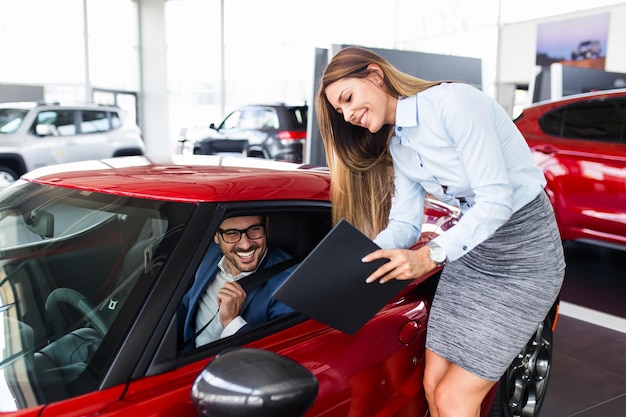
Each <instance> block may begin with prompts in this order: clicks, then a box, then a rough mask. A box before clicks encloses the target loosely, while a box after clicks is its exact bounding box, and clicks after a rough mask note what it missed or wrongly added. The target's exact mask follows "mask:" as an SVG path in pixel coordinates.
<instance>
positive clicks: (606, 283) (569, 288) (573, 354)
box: [540, 242, 626, 417]
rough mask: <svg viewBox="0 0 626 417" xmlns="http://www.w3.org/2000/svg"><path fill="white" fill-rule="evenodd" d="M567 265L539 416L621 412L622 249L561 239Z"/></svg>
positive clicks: (624, 334) (625, 284)
mask: <svg viewBox="0 0 626 417" xmlns="http://www.w3.org/2000/svg"><path fill="white" fill-rule="evenodd" d="M565 257H566V261H567V271H566V276H565V282H564V284H563V289H562V291H561V300H562V303H561V316H560V319H559V321H558V323H557V328H556V331H555V333H554V353H553V363H552V375H551V379H550V382H549V385H548V393H547V396H546V399H545V402H544V405H543V409H542V411H541V414H540V415H541V417H569V416H576V417H625V416H626V372H625V371H626V305H625V302H626V252H624V251H619V250H615V249H607V248H600V247H597V246H592V245H588V244H584V243H576V242H568V243H567V244H566V245H565Z"/></svg>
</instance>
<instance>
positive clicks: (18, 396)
mask: <svg viewBox="0 0 626 417" xmlns="http://www.w3.org/2000/svg"><path fill="white" fill-rule="evenodd" d="M184 158H185V157H181V159H176V158H173V159H169V158H168V159H164V160H160V161H157V160H155V159H149V158H146V157H128V158H118V159H112V160H106V161H99V162H95V161H91V162H85V163H75V164H68V165H65V166H56V167H50V168H42V169H40V170H38V171H35V172H32V173H30V174H27V175H26V176H25V177H24V178H23V179H21V180H19V181H17V182H16V183H14V184H12V185H11V186H9V187H7V188H5V189H4V190H2V191H1V192H0V242H1V246H0V267H1V269H0V272H1V276H0V352H1V356H0V415H10V416H37V417H53V416H66V417H69V416H96V415H97V416H101V417H105V416H108V417H121V416H133V417H134V416H138V415H140V416H169V415H176V416H197V415H211V416H230V415H237V416H255V417H262V416H272V417H276V416H290V417H297V416H306V417H322V416H324V417H345V416H359V417H367V416H390V417H391V416H397V417H400V416H412V417H414V416H424V415H426V413H427V404H426V401H425V398H424V390H423V386H422V375H423V371H424V338H425V329H426V323H427V320H428V313H429V306H430V303H431V300H432V297H433V291H434V289H435V286H436V283H437V278H438V274H437V273H435V274H433V275H432V276H431V277H430V278H428V279H427V280H426V281H424V282H423V283H421V284H418V283H417V282H414V283H409V284H408V286H407V287H405V289H403V290H402V291H401V292H400V293H399V294H397V296H395V297H394V298H393V300H390V302H389V303H388V304H387V305H386V306H385V307H383V308H382V309H381V310H380V311H379V312H378V313H377V314H376V315H375V316H374V317H373V318H372V319H371V320H369V321H368V322H367V323H366V324H365V325H364V326H363V327H362V328H361V329H360V330H358V331H357V332H356V333H355V334H353V335H349V334H345V333H343V332H341V331H339V330H336V329H333V328H331V327H329V326H327V325H324V324H322V323H320V322H318V321H315V320H313V319H310V318H307V317H305V316H304V315H302V314H300V313H297V312H294V313H290V314H288V315H285V316H282V317H279V318H278V319H275V320H274V321H272V322H269V323H266V324H263V325H260V326H257V327H253V328H252V329H249V330H246V331H243V332H239V333H236V334H234V335H232V336H230V337H227V338H224V339H220V340H218V341H215V342H212V343H209V344H208V345H205V346H203V347H200V348H194V349H191V350H190V351H185V350H182V349H180V345H179V344H178V343H177V340H178V339H179V338H178V334H177V332H178V329H177V317H176V315H177V307H178V305H179V303H180V302H181V299H182V298H183V295H184V294H185V293H186V291H187V290H188V288H189V287H190V285H191V283H192V281H193V279H194V274H195V272H196V269H197V268H198V265H199V264H200V261H201V259H202V257H203V255H204V253H205V251H206V250H207V248H208V247H209V245H210V242H211V241H212V239H213V236H214V234H215V233H216V230H217V228H218V226H219V225H220V223H221V221H222V219H224V218H225V217H227V216H229V215H245V214H253V213H254V214H258V213H259V212H263V213H265V214H267V216H268V217H269V219H270V225H271V232H270V233H269V235H268V239H269V242H270V244H273V245H277V246H279V247H281V248H284V249H285V250H287V251H289V252H291V254H292V255H294V256H295V255H300V254H307V253H308V252H309V251H311V250H312V248H313V247H315V246H316V244H317V243H318V242H319V241H320V240H321V239H322V238H323V237H324V236H325V235H326V234H327V232H328V231H329V230H330V229H331V220H330V201H329V176H328V173H327V172H326V171H325V170H324V169H318V168H311V167H307V166H300V165H296V164H291V163H286V162H275V161H266V160H261V159H257V158H233V159H228V158H219V157H215V156H206V157H205V156H190V157H187V159H184ZM426 214H427V216H426V220H425V223H424V229H423V230H424V233H423V236H422V241H421V242H417V245H420V244H423V243H424V242H425V241H426V240H428V239H429V238H432V236H434V234H436V233H442V232H444V231H445V230H446V229H447V228H449V227H450V226H451V225H453V224H454V221H455V218H454V213H453V212H451V211H449V210H448V209H447V208H446V206H444V205H442V204H441V203H438V202H431V204H430V205H429V206H428V207H427V209H426ZM337 279H341V277H337ZM329 291H330V289H329ZM323 302H324V300H320V303H323ZM346 302H349V300H346ZM556 310H557V308H556V306H555V308H554V309H553V311H552V312H551V313H550V315H549V316H548V317H546V320H545V322H544V323H542V324H541V325H540V326H539V328H538V330H537V334H536V335H535V336H534V337H533V338H532V339H531V340H530V341H529V343H528V346H527V347H526V348H525V349H524V350H523V351H522V352H520V355H519V357H518V358H517V359H516V360H515V361H514V363H512V364H511V367H510V369H509V371H508V372H507V374H506V375H505V376H504V377H503V378H502V381H501V382H500V384H499V386H498V389H495V388H494V390H493V392H492V393H491V394H490V395H489V397H488V399H487V400H486V401H485V404H484V413H483V416H487V415H497V416H500V415H524V416H536V415H538V412H539V409H540V408H541V404H542V402H543V399H544V397H545V395H546V388H547V384H548V380H549V376H550V369H551V354H552V332H553V326H554V325H555V323H556V314H557V312H556ZM3 413H4V414H3ZM490 413H492V414H490ZM502 413H506V414H502Z"/></svg>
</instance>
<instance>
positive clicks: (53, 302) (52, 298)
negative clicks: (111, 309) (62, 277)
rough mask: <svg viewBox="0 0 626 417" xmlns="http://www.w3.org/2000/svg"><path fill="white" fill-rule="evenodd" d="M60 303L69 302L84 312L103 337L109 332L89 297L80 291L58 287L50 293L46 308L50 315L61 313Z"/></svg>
mask: <svg viewBox="0 0 626 417" xmlns="http://www.w3.org/2000/svg"><path fill="white" fill-rule="evenodd" d="M60 303H65V304H69V305H70V306H71V307H73V308H75V309H76V310H77V311H78V312H80V313H82V314H83V316H84V317H85V320H87V323H89V324H90V325H91V326H92V327H93V328H94V329H96V330H97V331H98V333H100V335H101V336H102V337H104V336H105V335H106V334H107V331H108V330H109V326H108V325H107V324H106V323H105V322H104V320H102V318H101V317H99V316H98V315H97V314H96V312H95V309H94V307H93V306H92V305H91V303H90V302H89V301H88V300H87V298H86V297H85V296H84V295H82V294H81V293H79V292H78V291H75V290H73V289H71V288H57V289H55V290H53V291H52V292H51V293H50V294H49V295H48V298H47V299H46V304H45V309H46V312H47V313H48V315H49V316H51V317H54V316H57V315H58V314H59V312H60V309H59V304H60Z"/></svg>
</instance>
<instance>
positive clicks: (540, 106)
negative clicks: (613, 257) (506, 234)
mask: <svg viewBox="0 0 626 417" xmlns="http://www.w3.org/2000/svg"><path fill="white" fill-rule="evenodd" d="M515 123H516V124H517V127H518V128H519V129H520V130H521V132H522V134H523V135H524V137H525V138H526V141H527V142H528V144H529V146H530V148H531V149H532V150H533V151H534V154H535V159H536V161H537V163H538V165H539V166H540V167H542V168H543V171H544V173H545V175H546V178H547V180H548V185H547V188H546V189H547V192H548V194H549V195H550V199H551V201H552V205H553V206H554V210H555V212H556V218H557V222H558V224H559V229H560V232H561V237H562V238H563V240H587V241H591V242H593V243H599V244H604V245H609V246H612V245H618V246H620V247H622V248H623V247H624V246H626V89H619V90H607V91H599V92H592V93H585V94H578V95H572V96H566V97H564V98H562V99H558V100H551V101H545V102H541V103H537V104H534V105H532V106H530V107H528V108H526V109H524V111H523V112H522V113H521V115H520V116H519V117H518V118H517V119H516V120H515Z"/></svg>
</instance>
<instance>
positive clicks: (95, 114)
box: [80, 110, 111, 133]
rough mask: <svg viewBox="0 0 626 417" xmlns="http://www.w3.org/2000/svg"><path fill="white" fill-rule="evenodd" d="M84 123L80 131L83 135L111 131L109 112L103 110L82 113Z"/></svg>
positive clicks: (81, 124) (82, 122)
mask: <svg viewBox="0 0 626 417" xmlns="http://www.w3.org/2000/svg"><path fill="white" fill-rule="evenodd" d="M81 115H82V121H81V123H80V130H81V132H82V133H93V132H106V131H107V130H111V127H110V125H109V118H108V117H107V112H106V111H103V110H83V111H81Z"/></svg>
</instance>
